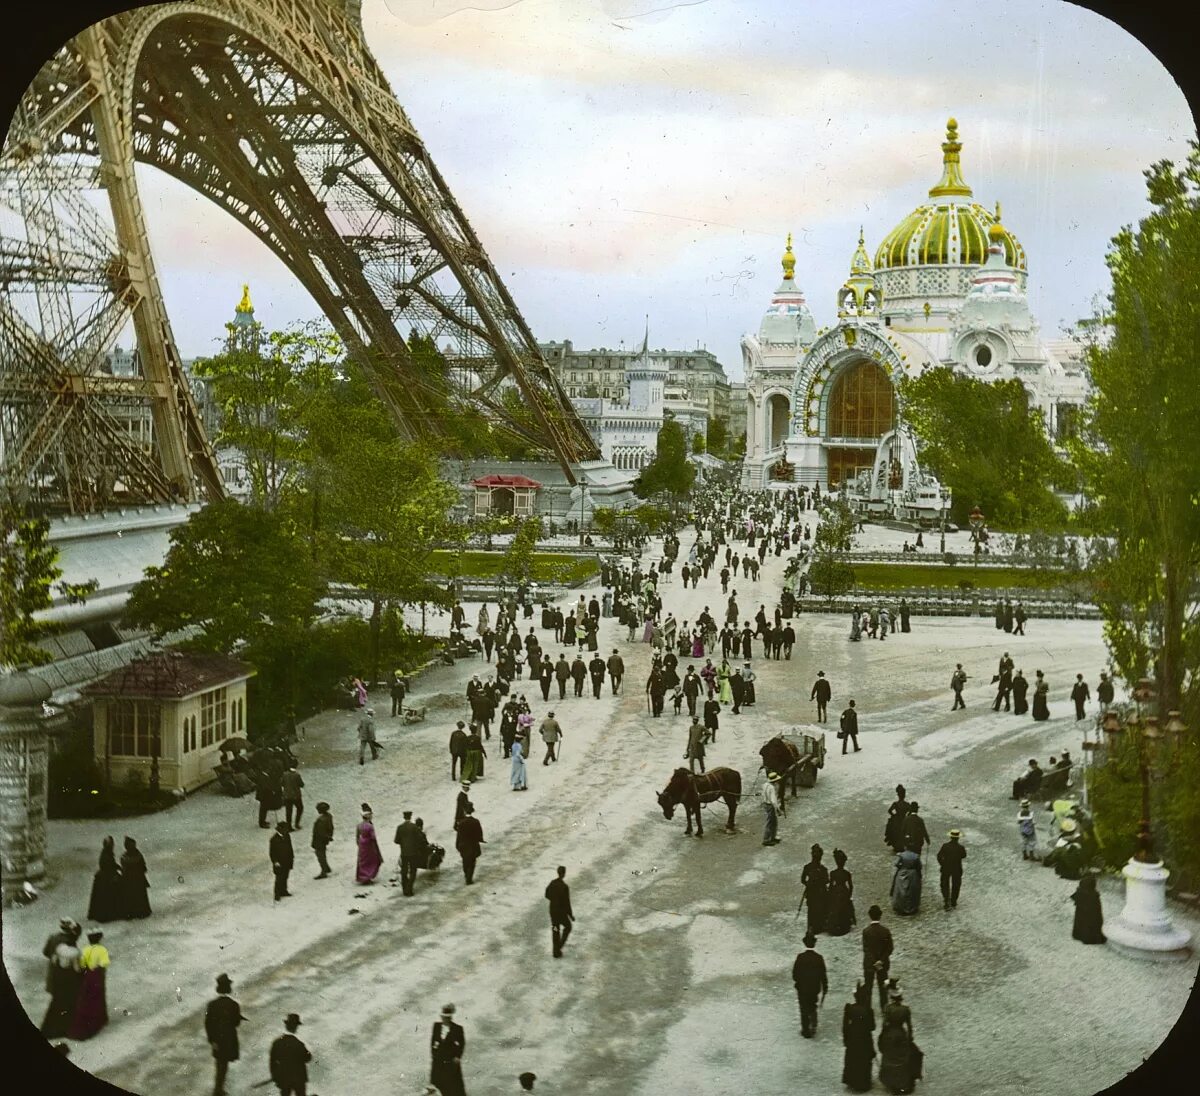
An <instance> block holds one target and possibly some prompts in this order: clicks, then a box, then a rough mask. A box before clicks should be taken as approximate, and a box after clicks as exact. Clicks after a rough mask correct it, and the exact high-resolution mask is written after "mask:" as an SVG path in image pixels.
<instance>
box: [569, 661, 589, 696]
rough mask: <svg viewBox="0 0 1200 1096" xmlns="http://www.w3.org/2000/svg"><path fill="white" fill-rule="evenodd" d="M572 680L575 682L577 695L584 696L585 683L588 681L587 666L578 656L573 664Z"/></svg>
mask: <svg viewBox="0 0 1200 1096" xmlns="http://www.w3.org/2000/svg"><path fill="white" fill-rule="evenodd" d="M571 680H572V681H574V682H575V695H576V696H583V683H584V682H585V681H586V680H587V666H586V665H585V664H584V661H583V659H582V658H580V657H579V656H578V655H576V656H575V661H574V662H572V663H571Z"/></svg>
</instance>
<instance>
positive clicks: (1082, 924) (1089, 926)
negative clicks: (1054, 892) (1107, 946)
mask: <svg viewBox="0 0 1200 1096" xmlns="http://www.w3.org/2000/svg"><path fill="white" fill-rule="evenodd" d="M1071 901H1072V902H1074V903H1075V924H1074V925H1073V926H1072V927H1071V935H1072V936H1073V937H1074V938H1075V939H1076V940H1078V941H1079V942H1080V943H1083V944H1103V943H1104V941H1105V940H1106V939H1107V937H1106V936H1105V935H1104V911H1103V910H1102V909H1101V908H1100V894H1099V892H1098V891H1097V890H1096V877H1095V876H1094V875H1085V876H1084V877H1083V878H1082V879H1080V880H1079V886H1077V887H1076V888H1075V893H1074V894H1073V895H1071Z"/></svg>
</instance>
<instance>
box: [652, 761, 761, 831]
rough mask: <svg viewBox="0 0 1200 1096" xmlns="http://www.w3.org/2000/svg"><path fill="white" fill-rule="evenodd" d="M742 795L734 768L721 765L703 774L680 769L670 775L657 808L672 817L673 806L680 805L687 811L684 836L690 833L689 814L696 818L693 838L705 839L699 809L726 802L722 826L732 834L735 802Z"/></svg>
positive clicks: (673, 812) (735, 808) (667, 816)
mask: <svg viewBox="0 0 1200 1096" xmlns="http://www.w3.org/2000/svg"><path fill="white" fill-rule="evenodd" d="M741 794H742V774H741V773H739V772H738V771H737V770H736V769H727V768H725V767H724V766H722V767H719V768H716V769H709V770H708V772H706V773H699V774H697V773H692V772H688V770H687V769H684V768H679V769H676V770H675V771H674V772H673V773H672V774H671V779H670V780H668V781H667V786H666V787H665V788H664V789H663V790H662V791H661V792H659V793H658V796H657V798H658V805H659V806H660V807H662V812H663V817H664V818H668V819H669V818H672V817H674V814H675V807H676V805H677V804H680V803H682V804H683V808H684V810H685V811H686V812H687V830H686V831H685V836H690V835H691V832H692V815H695V816H696V836H697V837H703V836H704V823H703V822H702V821H701V819H700V808H701V806H702V805H703V804H705V803H713V802H715V801H716V800H718V799H724V800H725V806H726V807H728V808H729V820H728V821H727V822H726V823H725V832H726V833H733V832H735V831H734V826H733V819H734V816H735V815H736V814H737V808H738V799H739V798H741Z"/></svg>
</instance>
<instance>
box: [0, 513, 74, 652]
mask: <svg viewBox="0 0 1200 1096" xmlns="http://www.w3.org/2000/svg"><path fill="white" fill-rule="evenodd" d="M0 522H2V524H0V536H2V537H3V539H2V540H0V551H2V552H3V555H2V556H0V666H20V665H22V664H24V663H30V664H32V665H35V666H36V665H41V664H43V663H46V662H49V661H51V655H50V654H49V653H48V652H46V651H44V650H42V649H41V648H40V647H39V646H37V641H38V640H39V639H40V638H42V637H43V636H45V635H47V634H48V633H49V632H50V631H51V629H50V628H48V627H47V626H46V625H45V624H42V623H40V622H39V621H36V620H34V618H33V615H34V613H36V612H38V610H40V609H48V608H50V605H51V603H52V601H53V597H52V594H51V590H52V587H53V585H54V581H55V579H58V578H61V577H62V568H60V567H59V566H58V564H57V562H56V561H57V559H58V551H57V550H56V549H55V548H54V546H53V545H51V544H50V523H49V522H48V521H47V520H46V519H45V518H37V517H32V516H30V515H29V514H28V513H26V512H25V511H24V510H23V509H21V508H19V507H12V506H7V505H6V506H5V507H4V508H3V511H2V512H0Z"/></svg>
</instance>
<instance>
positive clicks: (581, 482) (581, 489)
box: [579, 475, 587, 548]
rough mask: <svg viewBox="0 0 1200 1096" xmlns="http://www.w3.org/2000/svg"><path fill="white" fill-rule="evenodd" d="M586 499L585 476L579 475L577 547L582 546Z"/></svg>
mask: <svg viewBox="0 0 1200 1096" xmlns="http://www.w3.org/2000/svg"><path fill="white" fill-rule="evenodd" d="M586 499H587V477H586V476H584V475H580V477H579V547H580V548H582V547H583V507H584V503H585V501H586Z"/></svg>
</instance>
